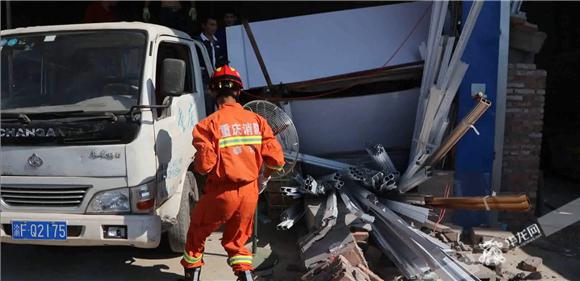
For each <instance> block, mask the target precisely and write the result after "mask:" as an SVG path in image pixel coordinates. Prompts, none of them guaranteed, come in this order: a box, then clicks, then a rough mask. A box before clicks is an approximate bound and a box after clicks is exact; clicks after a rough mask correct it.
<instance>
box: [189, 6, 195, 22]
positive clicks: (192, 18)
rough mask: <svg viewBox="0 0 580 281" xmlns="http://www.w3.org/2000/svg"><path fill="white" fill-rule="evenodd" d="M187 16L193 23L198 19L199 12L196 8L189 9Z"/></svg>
mask: <svg viewBox="0 0 580 281" xmlns="http://www.w3.org/2000/svg"><path fill="white" fill-rule="evenodd" d="M187 15H188V16H189V17H190V18H191V20H192V21H195V20H196V19H197V11H196V10H195V8H194V7H191V8H190V9H189V12H188V13H187Z"/></svg>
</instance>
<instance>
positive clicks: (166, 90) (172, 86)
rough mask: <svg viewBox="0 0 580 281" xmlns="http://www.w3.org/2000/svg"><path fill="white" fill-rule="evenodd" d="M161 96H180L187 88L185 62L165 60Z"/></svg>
mask: <svg viewBox="0 0 580 281" xmlns="http://www.w3.org/2000/svg"><path fill="white" fill-rule="evenodd" d="M160 82H161V94H162V95H164V96H180V95H181V94H183V89H184V87H185V62H184V61H183V60H178V59H164V60H163V68H162V72H161V81H160Z"/></svg>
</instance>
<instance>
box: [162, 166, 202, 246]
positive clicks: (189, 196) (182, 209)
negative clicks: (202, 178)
mask: <svg viewBox="0 0 580 281" xmlns="http://www.w3.org/2000/svg"><path fill="white" fill-rule="evenodd" d="M198 200H199V191H198V189H197V183H196V181H195V177H194V175H193V173H192V172H187V174H186V175H185V182H184V183H183V192H181V203H180V204H179V212H178V213H177V218H176V221H177V222H176V223H175V224H174V225H172V226H171V227H170V228H169V230H168V231H167V240H168V242H169V248H170V249H171V251H172V252H174V253H183V251H184V249H185V242H186V240H187V230H188V229H189V221H190V214H191V210H193V207H195V204H196V203H197V201H198Z"/></svg>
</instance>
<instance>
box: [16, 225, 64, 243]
mask: <svg viewBox="0 0 580 281" xmlns="http://www.w3.org/2000/svg"><path fill="white" fill-rule="evenodd" d="M66 236H67V229H66V222H65V221H12V239H17V240H66Z"/></svg>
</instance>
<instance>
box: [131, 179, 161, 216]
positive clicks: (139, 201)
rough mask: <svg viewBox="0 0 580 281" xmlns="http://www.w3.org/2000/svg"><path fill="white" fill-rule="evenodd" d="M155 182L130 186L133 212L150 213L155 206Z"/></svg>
mask: <svg viewBox="0 0 580 281" xmlns="http://www.w3.org/2000/svg"><path fill="white" fill-rule="evenodd" d="M155 187H156V184H155V182H149V183H146V184H142V185H139V186H135V187H131V188H130V189H131V206H132V208H131V210H132V212H133V213H151V212H152V211H153V210H154V208H155V197H156V195H157V194H156V191H157V189H156V188H155Z"/></svg>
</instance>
